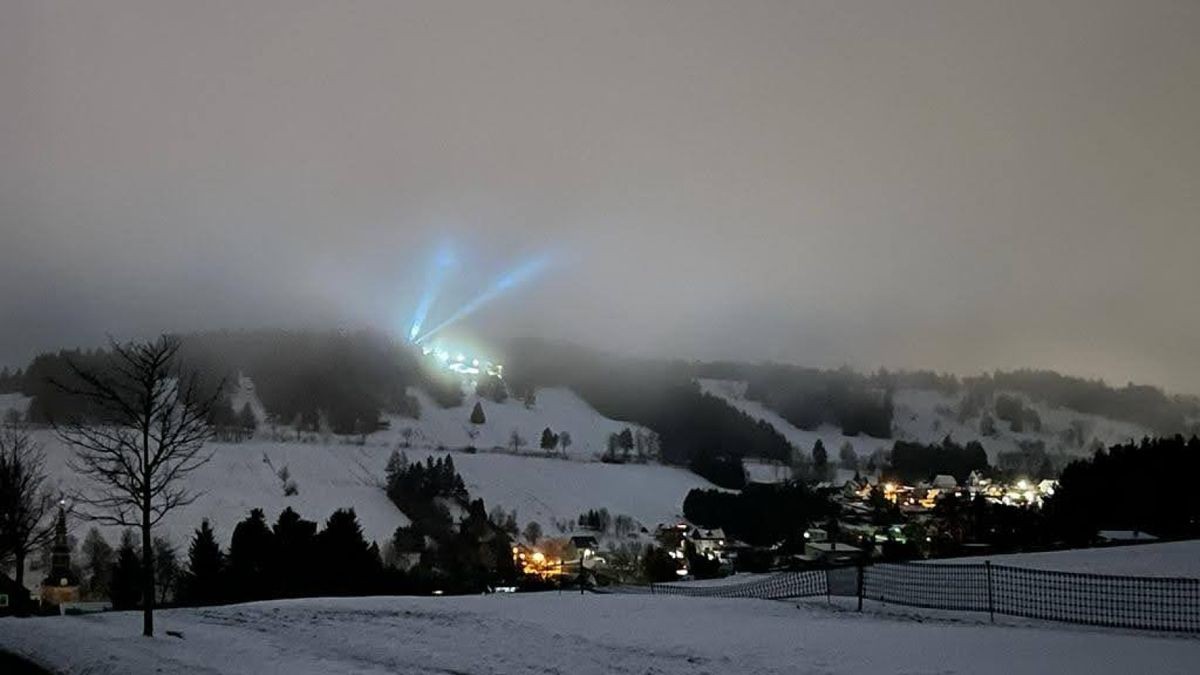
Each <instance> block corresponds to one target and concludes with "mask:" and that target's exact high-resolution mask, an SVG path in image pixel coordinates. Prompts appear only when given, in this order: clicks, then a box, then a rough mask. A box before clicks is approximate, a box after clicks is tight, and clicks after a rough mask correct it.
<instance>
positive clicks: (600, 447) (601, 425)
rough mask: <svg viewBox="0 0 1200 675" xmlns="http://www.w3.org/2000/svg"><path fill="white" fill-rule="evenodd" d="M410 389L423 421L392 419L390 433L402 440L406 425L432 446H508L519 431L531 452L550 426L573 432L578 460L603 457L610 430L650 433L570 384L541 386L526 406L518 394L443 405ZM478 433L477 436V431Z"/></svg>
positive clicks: (570, 451) (417, 439) (419, 442)
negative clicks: (479, 418) (478, 415)
mask: <svg viewBox="0 0 1200 675" xmlns="http://www.w3.org/2000/svg"><path fill="white" fill-rule="evenodd" d="M409 393H411V394H412V395H413V396H415V397H416V398H417V400H418V401H420V404H421V417H420V419H416V420H413V419H407V418H403V417H391V418H389V422H390V423H391V429H390V430H389V431H388V432H385V434H384V435H385V436H387V435H390V436H392V437H394V438H396V439H399V438H400V437H401V436H400V434H402V433H403V430H404V429H405V428H411V429H412V430H413V432H414V438H413V443H414V444H416V445H424V446H428V447H431V448H436V447H437V446H439V445H440V446H444V447H447V448H462V447H466V446H468V445H472V446H475V447H477V448H506V447H508V446H509V439H510V437H511V436H512V432H513V431H514V430H516V431H517V433H518V434H520V436H521V437H522V438H523V439H524V440H525V448H526V449H528V450H537V449H539V443H540V442H541V438H542V430H544V429H546V428H547V427H549V428H550V429H551V430H552V431H554V432H555V433H561V432H563V431H566V432H568V433H570V435H571V439H572V443H571V447H570V448H569V449H568V450H567V454H568V455H569V456H570V457H572V458H575V459H587V460H595V459H597V458H598V457H599V456H600V455H601V454H602V453H603V452H604V451H605V450H606V449H607V447H608V436H609V434H614V433H620V431H621V430H622V429H624V428H626V427H628V428H629V429H630V430H631V431H634V432H637V431H645V429H644V428H642V427H639V426H638V425H636V424H630V423H626V422H619V421H617V420H611V419H608V418H607V417H604V416H603V415H601V414H600V413H598V412H596V411H595V410H594V409H593V408H592V407H591V406H590V405H588V404H587V402H586V401H584V400H583V399H581V398H580V397H579V396H578V395H576V394H575V392H573V391H571V390H570V389H567V388H565V387H552V388H546V389H538V390H537V395H536V397H535V402H534V404H533V405H532V406H530V407H526V406H525V404H524V403H522V402H521V401H518V400H517V399H515V398H509V399H508V400H506V401H505V402H504V403H496V402H494V401H491V400H489V399H486V398H480V397H478V396H475V395H474V394H473V393H472V394H470V395H468V396H466V397H464V399H463V404H462V405H460V406H456V407H454V408H442V407H440V406H438V404H437V403H435V402H434V401H433V400H432V399H430V398H429V396H428V395H427V394H425V393H424V392H422V391H420V390H418V389H410V390H409ZM476 401H478V402H479V403H480V405H481V406H482V407H483V413H484V416H485V417H486V418H487V421H486V422H484V423H483V424H480V425H474V424H471V421H470V418H471V411H472V410H473V409H474V407H475V403H476ZM472 433H476V434H477V436H476V437H475V438H471V434H472Z"/></svg>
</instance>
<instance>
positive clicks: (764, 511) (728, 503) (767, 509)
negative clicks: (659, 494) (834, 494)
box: [683, 481, 834, 549]
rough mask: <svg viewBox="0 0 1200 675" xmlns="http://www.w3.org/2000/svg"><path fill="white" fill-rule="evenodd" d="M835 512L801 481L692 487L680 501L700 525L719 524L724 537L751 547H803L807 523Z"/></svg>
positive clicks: (826, 501) (710, 526)
mask: <svg viewBox="0 0 1200 675" xmlns="http://www.w3.org/2000/svg"><path fill="white" fill-rule="evenodd" d="M833 514H834V506H833V504H832V503H830V501H829V500H828V499H827V498H825V497H823V496H821V495H818V494H817V493H815V492H813V491H811V490H809V489H808V488H807V487H806V486H805V485H804V484H803V483H801V482H798V481H792V482H788V483H777V484H762V483H751V484H749V485H747V486H746V488H745V489H744V490H742V491H741V492H724V491H721V490H700V489H694V490H692V491H690V492H688V495H687V497H686V498H684V500H683V515H684V517H685V518H687V519H688V520H689V521H691V522H693V523H695V524H697V525H699V526H701V527H709V528H713V527H719V528H722V529H723V530H725V534H726V536H729V537H732V538H734V539H740V540H741V541H744V542H746V543H747V544H750V545H753V546H771V545H774V544H776V543H778V542H786V543H787V544H788V545H790V546H791V547H793V549H802V548H803V546H804V531H805V530H806V529H808V526H809V524H810V523H813V522H819V521H822V520H824V519H826V518H828V517H830V516H832V515H833Z"/></svg>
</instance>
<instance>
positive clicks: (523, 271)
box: [414, 256, 550, 343]
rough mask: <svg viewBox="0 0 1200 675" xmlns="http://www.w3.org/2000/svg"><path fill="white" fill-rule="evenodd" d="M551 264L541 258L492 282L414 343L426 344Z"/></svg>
mask: <svg viewBox="0 0 1200 675" xmlns="http://www.w3.org/2000/svg"><path fill="white" fill-rule="evenodd" d="M549 262H550V260H549V257H547V256H540V257H537V258H534V259H532V260H529V261H527V262H525V263H524V264H522V265H519V266H517V267H516V268H515V269H513V270H511V271H509V272H508V273H506V274H504V275H502V276H501V277H500V278H499V279H497V280H496V281H494V282H492V285H491V286H489V287H488V288H487V289H486V290H485V291H483V292H482V293H480V294H479V295H477V296H475V297H474V298H473V299H472V300H470V301H469V302H467V303H466V304H465V305H463V306H462V307H460V308H458V310H457V311H455V312H454V313H453V314H451V315H450V316H449V317H448V318H447V319H446V320H445V321H442V322H441V323H439V324H438V325H437V326H434V327H433V328H431V329H429V330H428V331H426V332H425V333H424V334H422V335H421V336H420V337H418V338H416V339H415V340H414V342H417V343H421V342H424V341H425V340H427V339H429V338H430V337H432V336H433V335H435V334H437V333H438V331H441V330H442V329H444V328H446V327H447V326H449V325H450V324H452V323H454V322H456V321H459V320H461V319H463V318H464V317H466V316H469V315H471V314H474V313H475V312H476V311H478V310H479V308H481V307H483V306H484V305H486V304H487V303H489V302H491V301H492V300H495V299H496V298H497V297H499V296H500V295H503V294H504V292H505V291H507V290H509V289H512V288H515V287H516V286H518V285H520V284H522V283H525V282H526V281H529V280H530V279H533V278H534V277H536V276H537V275H538V274H540V273H541V272H542V270H544V269H545V268H546V266H547V265H548V264H549ZM415 325H416V324H414V326H415ZM418 332H419V331H418Z"/></svg>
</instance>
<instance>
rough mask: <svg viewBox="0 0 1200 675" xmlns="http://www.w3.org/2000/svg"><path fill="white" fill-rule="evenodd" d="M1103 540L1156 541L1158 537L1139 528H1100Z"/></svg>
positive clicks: (1099, 533)
mask: <svg viewBox="0 0 1200 675" xmlns="http://www.w3.org/2000/svg"><path fill="white" fill-rule="evenodd" d="M1097 534H1098V535H1099V536H1100V539H1101V540H1103V541H1158V537H1156V536H1154V535H1152V534H1146V533H1145V532H1141V531H1139V530H1100V532H1098V533H1097Z"/></svg>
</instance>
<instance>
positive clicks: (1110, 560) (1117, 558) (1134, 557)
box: [929, 540, 1200, 579]
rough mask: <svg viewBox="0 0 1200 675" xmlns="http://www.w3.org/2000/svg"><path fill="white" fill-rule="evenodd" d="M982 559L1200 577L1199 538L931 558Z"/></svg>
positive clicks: (1069, 568) (1072, 569) (1045, 566)
mask: <svg viewBox="0 0 1200 675" xmlns="http://www.w3.org/2000/svg"><path fill="white" fill-rule="evenodd" d="M982 560H991V561H992V562H993V563H995V564H997V565H1011V566H1013V567H1028V568H1032V569H1039V570H1057V571H1060V572H1089V573H1092V574H1116V575H1125V576H1139V577H1140V576H1146V577H1188V578H1192V579H1200V540H1191V541H1173V542H1167V543H1162V544H1139V545H1137V546H1116V547H1112V548H1081V549H1073V550H1069V551H1047V552H1044V553H1011V554H1008V555H993V556H986V557H983V556H981V557H978V558H952V559H946V560H942V561H929V562H930V563H935V564H936V562H946V563H960V562H975V561H982Z"/></svg>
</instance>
